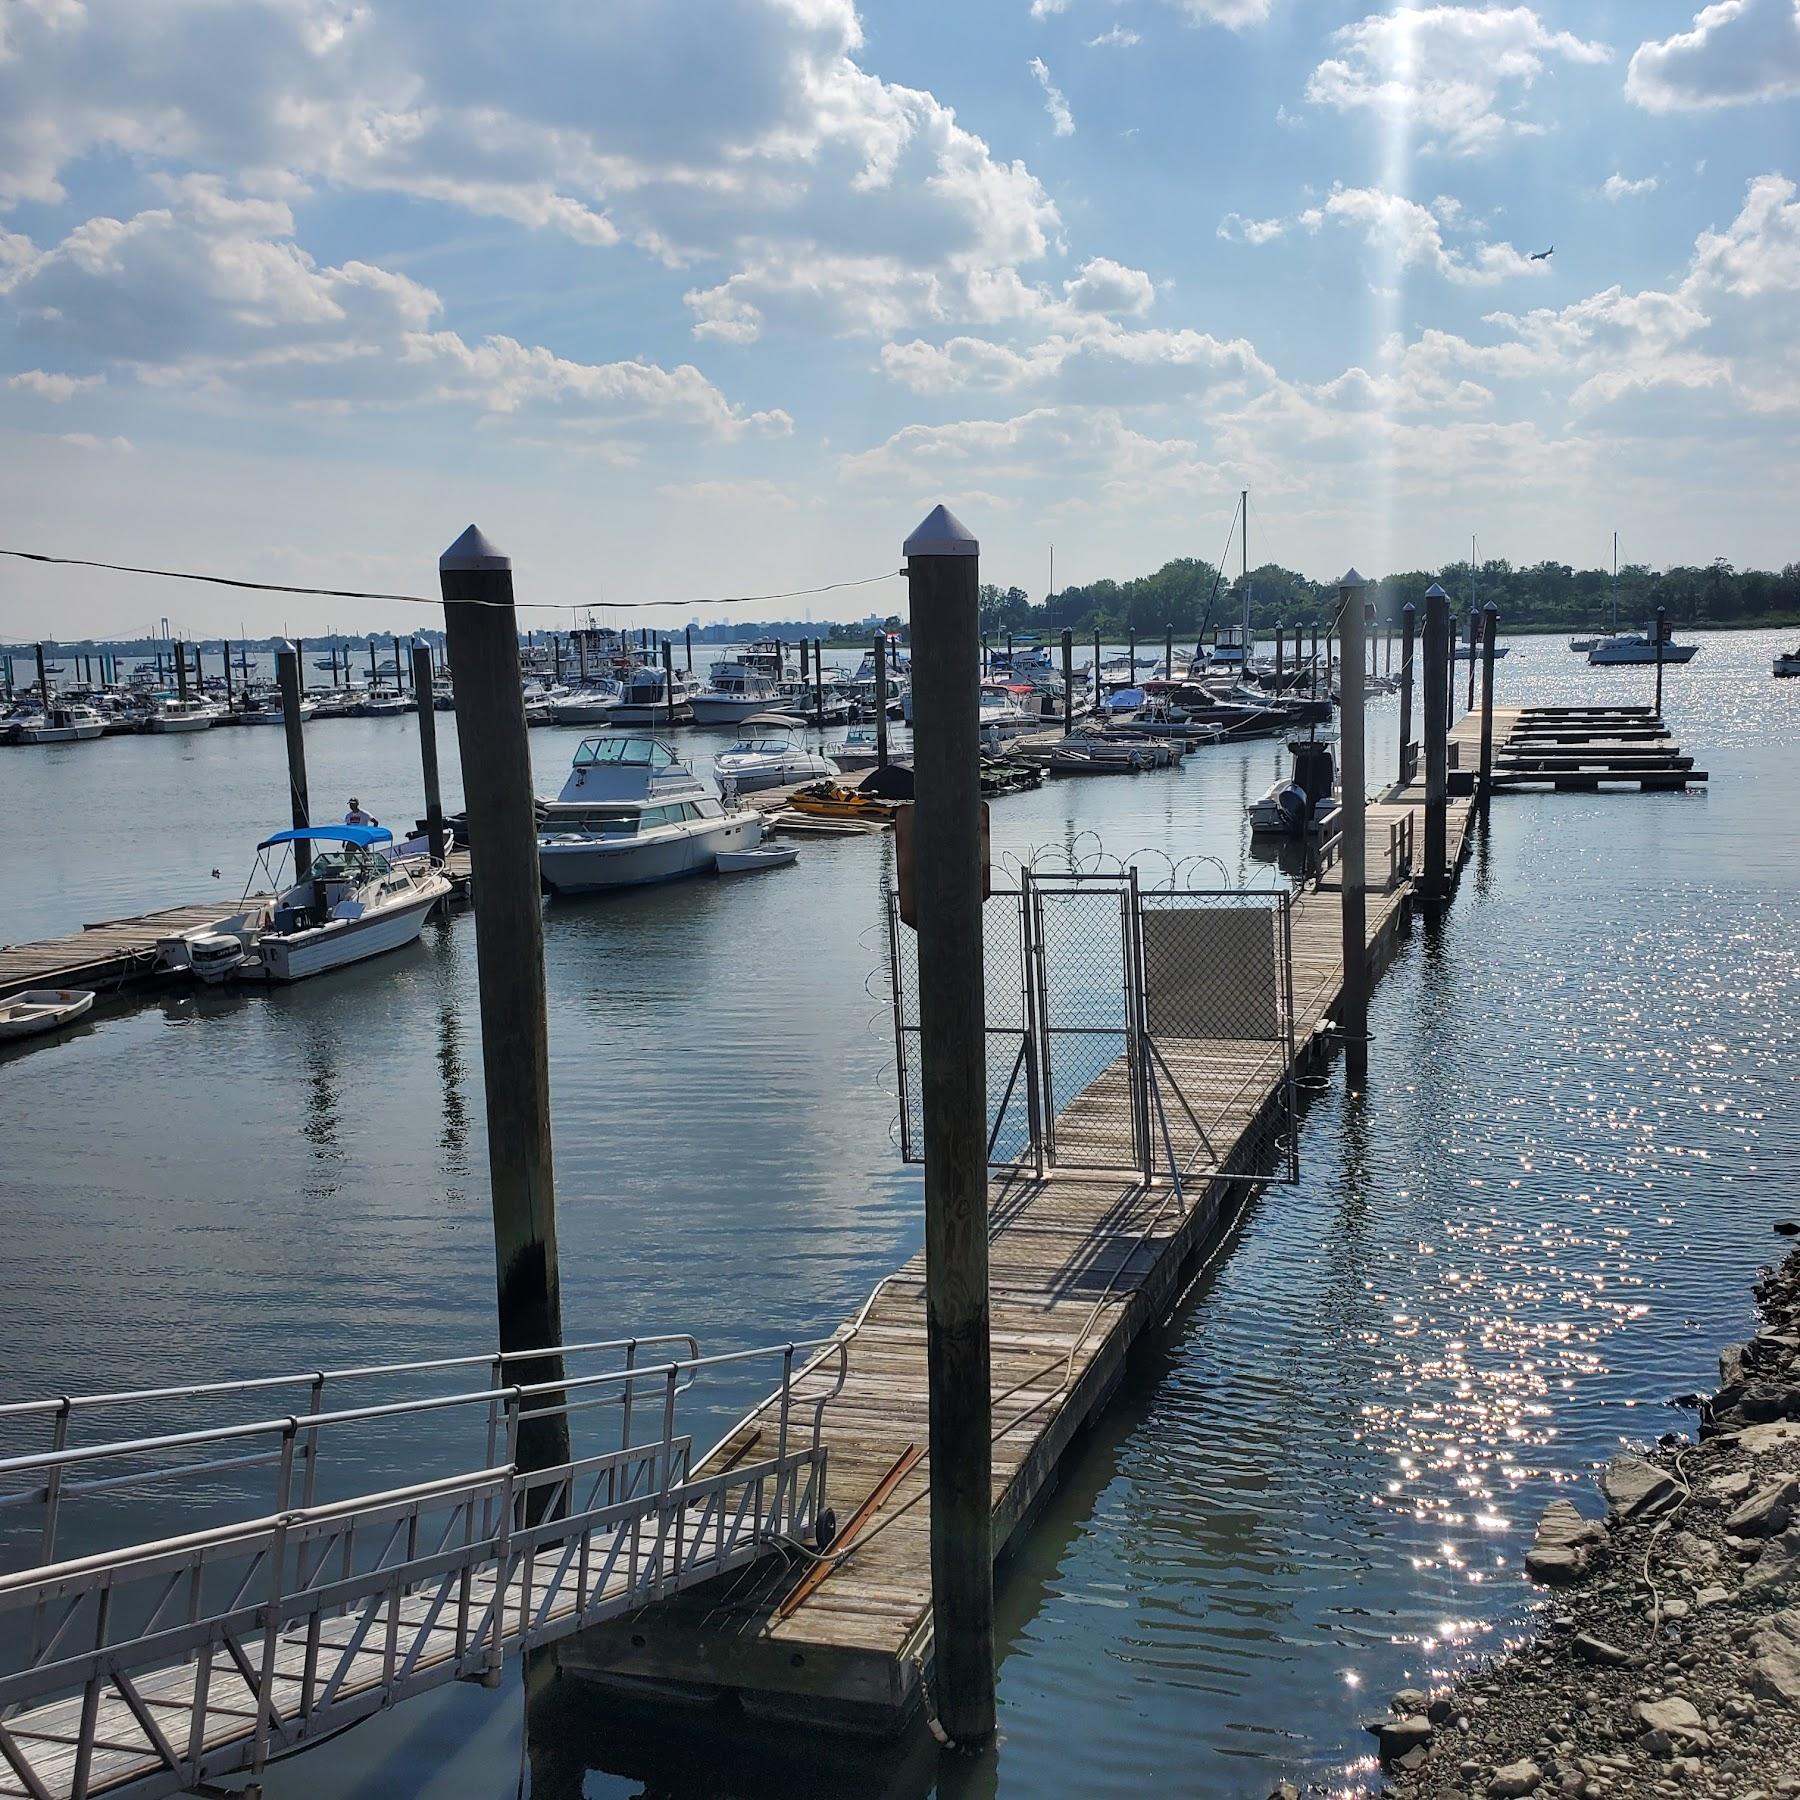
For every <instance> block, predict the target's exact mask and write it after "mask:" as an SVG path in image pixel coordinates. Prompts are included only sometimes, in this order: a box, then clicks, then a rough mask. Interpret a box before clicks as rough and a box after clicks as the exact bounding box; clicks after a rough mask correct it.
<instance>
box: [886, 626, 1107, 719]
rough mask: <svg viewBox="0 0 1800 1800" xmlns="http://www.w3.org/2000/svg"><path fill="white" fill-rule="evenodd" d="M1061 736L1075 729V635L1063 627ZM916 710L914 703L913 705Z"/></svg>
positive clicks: (1066, 627)
mask: <svg viewBox="0 0 1800 1800" xmlns="http://www.w3.org/2000/svg"><path fill="white" fill-rule="evenodd" d="M1062 650H1063V736H1064V737H1067V736H1068V735H1069V733H1070V732H1071V731H1073V730H1074V729H1075V635H1074V633H1073V632H1071V631H1070V630H1069V628H1068V626H1066V625H1065V626H1064V627H1063V645H1062ZM915 710H916V705H915Z"/></svg>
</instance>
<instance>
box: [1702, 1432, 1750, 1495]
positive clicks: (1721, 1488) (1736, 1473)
mask: <svg viewBox="0 0 1800 1800" xmlns="http://www.w3.org/2000/svg"><path fill="white" fill-rule="evenodd" d="M1758 1429H1759V1430H1760V1429H1762V1428H1761V1427H1758ZM1706 1491H1707V1493H1709V1494H1711V1495H1712V1496H1713V1498H1714V1499H1716V1500H1719V1501H1721V1502H1723V1503H1724V1504H1726V1505H1729V1504H1730V1503H1731V1502H1732V1501H1734V1500H1741V1499H1743V1497H1744V1496H1745V1495H1746V1494H1747V1493H1749V1491H1750V1471H1749V1470H1748V1469H1733V1470H1732V1471H1731V1473H1730V1474H1729V1475H1715V1476H1714V1477H1713V1478H1712V1480H1710V1481H1709V1482H1708V1483H1707V1484H1706Z"/></svg>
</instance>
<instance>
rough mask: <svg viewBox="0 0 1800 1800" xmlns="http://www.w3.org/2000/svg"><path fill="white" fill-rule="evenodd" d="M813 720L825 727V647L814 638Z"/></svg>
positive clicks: (820, 728)
mask: <svg viewBox="0 0 1800 1800" xmlns="http://www.w3.org/2000/svg"><path fill="white" fill-rule="evenodd" d="M813 722H814V724H815V725H816V726H817V727H818V728H819V730H821V731H823V730H824V729H825V648H824V646H823V645H822V644H821V643H820V642H819V640H818V639H817V638H814V639H813Z"/></svg>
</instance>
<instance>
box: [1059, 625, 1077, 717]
mask: <svg viewBox="0 0 1800 1800" xmlns="http://www.w3.org/2000/svg"><path fill="white" fill-rule="evenodd" d="M1062 653H1063V736H1064V737H1067V736H1068V735H1069V733H1070V732H1071V731H1073V730H1074V729H1075V636H1074V633H1073V632H1071V631H1070V630H1069V628H1068V626H1066V625H1065V626H1064V627H1063V639H1062Z"/></svg>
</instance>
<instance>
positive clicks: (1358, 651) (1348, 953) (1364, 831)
mask: <svg viewBox="0 0 1800 1800" xmlns="http://www.w3.org/2000/svg"><path fill="white" fill-rule="evenodd" d="M1367 588H1368V583H1367V582H1365V581H1364V580H1363V578H1362V577H1361V576H1360V575H1359V574H1357V572H1356V571H1355V570H1354V569H1351V570H1350V571H1349V572H1348V573H1347V574H1346V575H1345V576H1344V578H1343V580H1342V581H1340V582H1339V583H1338V644H1339V647H1340V648H1341V649H1342V650H1343V653H1344V662H1343V696H1342V698H1341V700H1340V701H1339V703H1338V785H1339V789H1340V792H1341V793H1342V796H1343V799H1342V802H1341V808H1340V811H1341V817H1342V819H1343V842H1344V849H1343V855H1342V857H1341V858H1340V868H1341V870H1342V872H1343V906H1342V909H1341V910H1342V914H1343V925H1344V936H1343V947H1344V993H1343V1000H1342V1002H1341V1004H1340V1005H1339V1007H1338V1028H1339V1030H1340V1031H1341V1032H1342V1033H1343V1038H1344V1073H1345V1077H1346V1079H1347V1080H1348V1081H1349V1083H1350V1086H1351V1087H1352V1088H1353V1089H1358V1088H1361V1087H1363V1086H1364V1085H1365V1084H1366V1083H1367V1082H1368V1079H1369V944H1368V898H1367V885H1368V849H1369V845H1368V825H1367V822H1366V808H1367V804H1368V778H1367V775H1366V772H1365V770H1364V766H1363V748H1364V746H1363V683H1364V681H1365V679H1366V672H1365V670H1364V668H1363V595H1364V593H1365V592H1366V591H1367Z"/></svg>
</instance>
